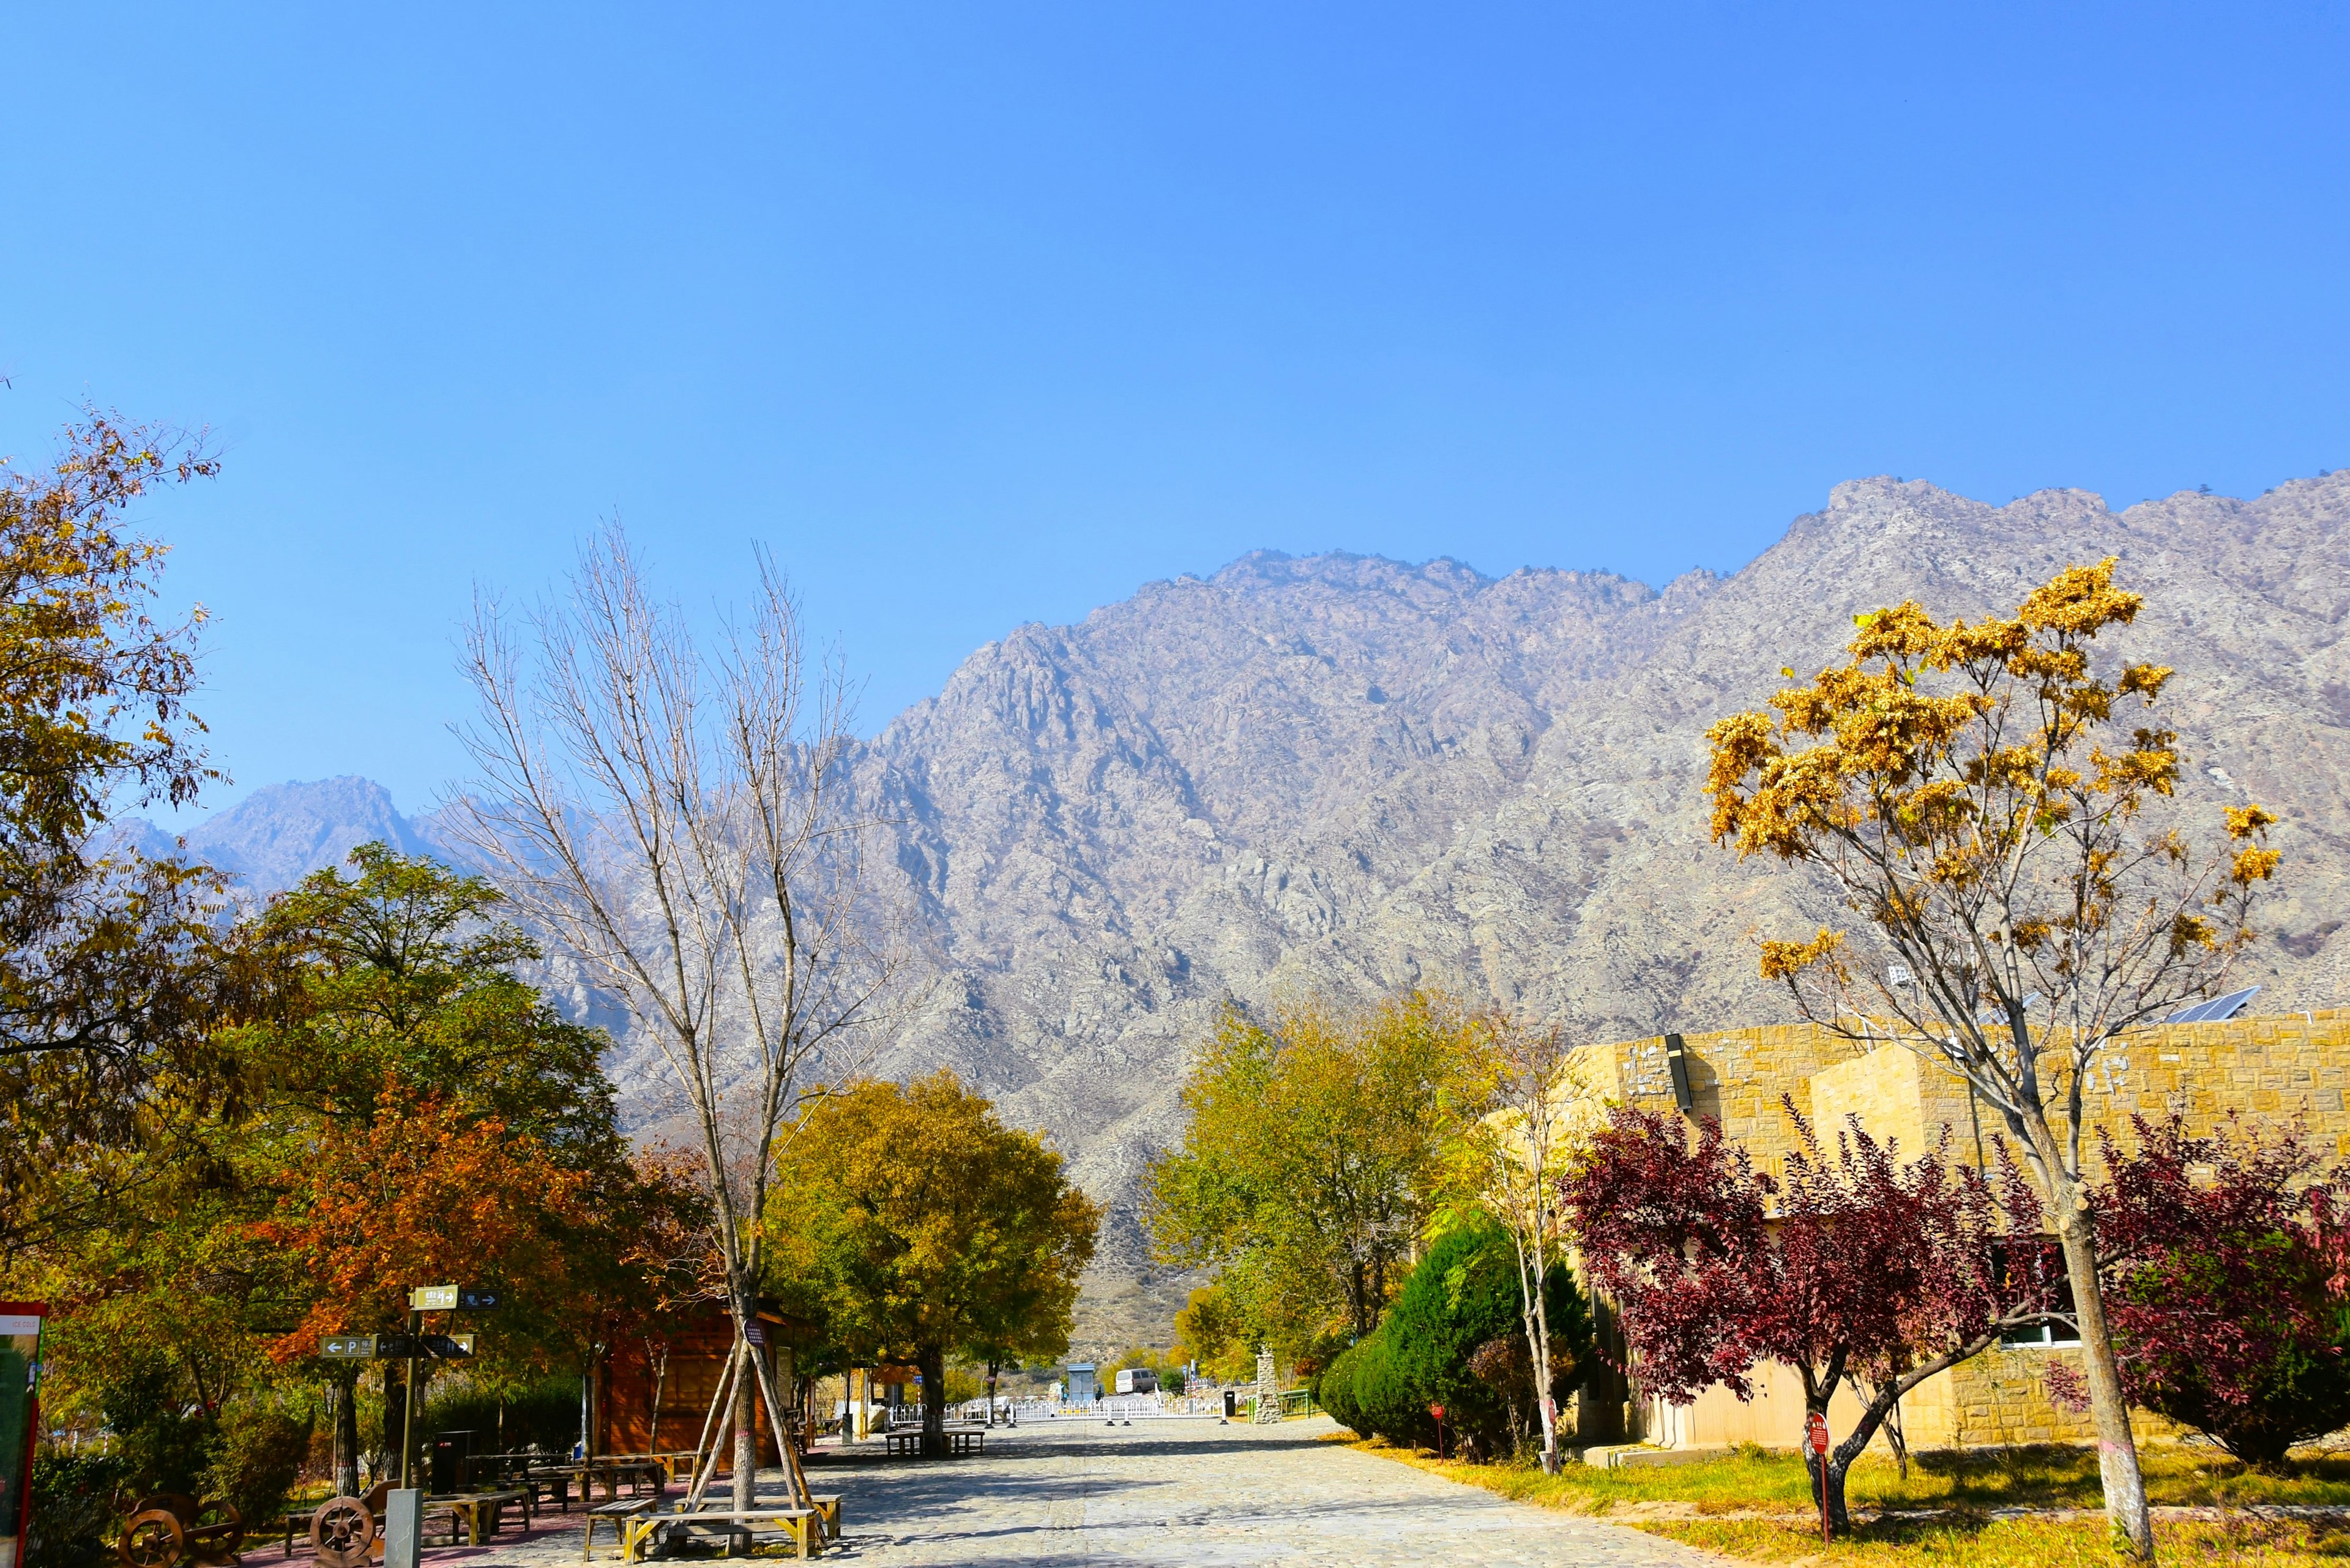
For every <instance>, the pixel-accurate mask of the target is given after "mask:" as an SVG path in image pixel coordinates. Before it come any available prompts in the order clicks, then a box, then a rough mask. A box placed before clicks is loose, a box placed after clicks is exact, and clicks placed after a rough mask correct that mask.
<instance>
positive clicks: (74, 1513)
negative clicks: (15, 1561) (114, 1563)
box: [25, 1453, 130, 1568]
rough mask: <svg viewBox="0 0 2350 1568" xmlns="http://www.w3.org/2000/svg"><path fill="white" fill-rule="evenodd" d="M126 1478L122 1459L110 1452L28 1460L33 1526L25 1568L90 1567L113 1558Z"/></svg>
mask: <svg viewBox="0 0 2350 1568" xmlns="http://www.w3.org/2000/svg"><path fill="white" fill-rule="evenodd" d="M129 1481H130V1463H129V1461H128V1460H125V1459H120V1458H117V1457H116V1456H115V1455H112V1454H100V1453H87V1454H59V1453H38V1454H36V1455H34V1456H33V1523H32V1528H31V1530H30V1531H28V1532H26V1538H25V1568H96V1565H97V1564H99V1563H104V1562H108V1561H110V1560H111V1559H112V1557H113V1555H114V1542H113V1540H112V1536H113V1533H114V1527H115V1525H116V1524H117V1523H118V1522H119V1521H120V1513H121V1501H122V1500H121V1499H120V1498H119V1497H118V1496H117V1494H118V1493H119V1492H121V1491H123V1490H126V1487H127V1483H128V1482H129Z"/></svg>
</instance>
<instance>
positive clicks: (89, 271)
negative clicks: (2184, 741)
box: [0, 0, 2350, 809]
mask: <svg viewBox="0 0 2350 1568" xmlns="http://www.w3.org/2000/svg"><path fill="white" fill-rule="evenodd" d="M2345 46H2350V20H2345V10H2344V9H2343V8H2342V7H2340V6H2320V7H2310V6H2293V5H2262V6H2226V7H2221V6H2210V7H2204V8H2186V7H2178V6H2165V5H2129V6H2107V7H2099V6H2088V5H2081V6H2061V7H2060V6H2044V5H2033V6H2019V7H2013V8H2004V9H2003V8H2000V7H1995V6H1990V5H1968V6H1964V7H1948V8H1945V9H1943V10H1942V11H1941V12H1939V14H1931V13H1929V11H1928V10H1927V8H1923V7H1907V6H1883V5H1872V6H1865V7H1864V6H1856V7H1852V8H1849V9H1835V8H1829V7H1820V6H1759V5H1720V6H1702V5H1699V6H1675V5H1654V6H1620V5H1618V6H1607V7H1593V8H1589V9H1585V10H1573V9H1569V8H1566V7H1563V6H1557V5H1528V6H1509V5H1483V6H1424V5H1423V6H1392V7H1388V6H1380V5H1364V4H1354V5H1326V6H1324V5H1263V4H1252V5H1212V4H1201V3H1197V0H1194V3H1191V4H1184V5H1066V6H1054V5H1015V4H991V5H935V6H902V5H871V4H869V5H854V6H847V5H842V6H827V7H820V8H819V7H809V6H805V5H758V6H746V7H742V8H739V9H736V8H727V7H723V6H702V7H684V6H667V7H650V6H634V7H626V8H598V7H596V6H592V5H567V6H563V7H552V6H550V7H544V8H539V9H536V10H531V9H526V8H525V7H521V6H504V7H484V6H462V7H446V8H440V7H434V6H431V5H405V6H400V7H376V8H372V10H371V11H369V12H367V13H365V14H362V13H361V12H360V11H359V9H358V8H353V7H300V8H296V7H285V8H282V9H271V8H266V7H258V6H247V7H234V8H231V7H187V6H171V7H166V6H151V7H134V6H109V7H103V8H101V7H75V6H49V7H31V6H16V7H12V8H10V10H9V12H8V13H7V14H6V16H5V19H0V52H5V57H7V58H8V59H9V61H10V62H11V68H10V71H9V89H8V91H7V92H6V93H5V95H0V190H5V192H6V216H5V219H0V375H5V376H7V377H9V378H11V379H12V381H13V386H12V387H11V388H10V389H6V390H0V451H5V452H13V453H16V454H17V455H18V456H19V457H20V458H29V459H37V458H39V457H40V456H42V455H44V454H45V453H46V452H47V450H48V448H49V444H50V440H51V432H52V431H54V429H55V428H56V427H57V425H58V424H59V423H60V422H62V421H63V420H65V419H66V418H68V416H69V415H70V414H71V413H72V412H73V410H74V409H75V407H76V406H77V405H78V403H79V402H80V401H82V400H85V399H87V400H95V401H98V402H99V403H102V404H106V405H109V406H112V407H115V408H118V409H120V410H122V411H123V412H125V413H126V414H130V415H133V416H136V417H141V418H146V419H151V420H161V421H178V422H182V423H187V424H204V425H209V426H210V427H211V429H212V431H213V433H214V436H215V438H216V440H217V441H218V443H219V444H220V445H221V446H222V447H223V448H224V452H225V455H226V458H227V461H228V468H227V472H226V473H225V475H224V477H223V478H222V479H221V480H220V481H219V482H217V483H213V484H212V485H209V486H207V487H204V488H203V489H202V490H201V491H198V492H195V493H186V494H182V495H175V496H172V497H170V498H168V499H166V500H164V501H162V502H160V503H158V504H155V505H153V506H151V508H149V510H148V514H147V521H148V522H149V523H150V524H151V526H152V527H153V528H154V529H155V530H156V531H158V532H160V533H161V534H163V535H167V536H168V537H170V538H171V539H172V540H173V541H174V542H175V545H176V547H177V553H176V555H175V556H174V557H173V564H172V576H171V584H172V592H173V594H174V595H175V596H177V597H182V598H195V599H201V600H202V601H203V602H204V603H205V604H206V605H207V606H208V607H210V608H211V610H212V611H213V616H214V620H213V630H212V633H211V635H210V637H209V639H208V645H209V648H210V649H211V651H210V653H209V655H208V659H207V663H206V671H207V678H208V681H209V690H208V692H207V694H206V700H205V701H204V702H203V704H201V710H200V711H203V713H204V714H205V716H206V717H207V718H208V719H209V720H210V721H211V722H212V724H213V732H214V739H215V751H216V754H217V756H218V757H219V759H220V760H221V761H222V762H224V763H225V764H226V765H227V766H228V767H229V769H230V770H231V772H232V773H233V774H234V776H235V781H236V782H235V787H234V788H233V789H229V790H224V791H222V792H220V793H219V794H218V795H217V796H216V803H217V804H226V803H227V802H230V801H233V800H234V798H235V797H236V795H237V794H240V793H241V792H242V791H243V790H244V789H248V788H251V787H253V786H255V785H258V784H270V783H275V782H278V781H280V780H283V779H286V778H313V777H319V776H323V775H327V774H338V773H353V772H355V773H365V774H371V775H373V776H374V777H377V778H379V779H381V780H383V781H384V782H385V783H387V784H390V786H391V787H392V790H393V793H394V794H395V797H396V798H397V799H398V800H399V802H400V805H402V806H403V807H407V808H409V809H415V808H417V807H419V806H421V805H425V804H427V803H428V801H429V798H430V796H431V794H432V791H433V789H434V788H435V786H436V785H438V784H441V783H442V781H443V780H446V779H448V778H450V777H451V776H452V774H455V773H456V772H457V771H458V769H459V767H460V762H459V758H458V755H457V753H456V751H455V749H454V747H453V745H452V742H450V741H449V739H448V737H447V734H446V732H445V726H446V724H447V723H448V722H450V721H451V720H452V719H454V718H457V717H460V716H461V715H462V713H463V709H464V694H463V691H462V689H461V688H460V686H459V685H458V683H457V681H456V680H455V677H454V675H453V672H452V633H453V628H454V626H455V623H456V621H457V619H458V618H459V617H460V616H462V615H463V613H464V610H465V607H466V605H467V603H468V601H469V598H470V596H471V593H472V591H473V585H474V584H476V583H477V582H478V583H481V584H484V585H485V586H488V587H493V588H498V589H503V590H505V591H508V592H513V593H517V594H525V595H526V594H528V593H529V592H532V591H534V590H536V589H537V588H538V587H541V586H543V585H544V584H546V582H547V581H548V580H549V579H550V578H551V577H552V576H554V575H555V574H556V572H558V571H559V570H560V569H561V568H562V566H563V565H564V564H565V562H566V561H567V559H568V557H569V556H570V553H571V551H572V549H573V547H574V545H575V543H576V541H577V539H578V538H579V537H580V536H581V535H583V534H584V533H586V532H587V531H588V530H590V529H592V528H593V527H594V526H595V525H596V524H598V521H599V519H602V518H604V517H607V516H610V515H615V514H617V515H619V517H620V518H621V519H622V520H623V522H624V523H626V524H628V525H629V527H630V528H631V529H632V530H633V531H635V532H636V533H637V534H638V535H639V536H640V537H642V538H643V539H644V540H645V541H646V542H647V543H648V544H649V545H650V547H651V550H652V553H653V555H654V556H655V559H656V562H657V564H658V566H660V569H661V571H662V574H663V576H664V577H665V579H666V580H667V581H668V582H669V584H670V585H671V587H674V588H675V590H676V591H677V592H678V593H679V594H680V595H681V597H683V598H684V599H686V600H687V601H688V602H689V603H691V604H695V605H703V604H708V603H711V602H712V601H713V600H715V599H718V598H721V597H724V596H725V595H726V594H727V593H728V592H729V591H730V589H731V588H732V587H733V585H734V584H735V583H737V582H739V581H740V579H741V576H742V575H743V571H744V569H745V567H746V566H747V564H748V560H749V552H750V546H751V542H752V541H753V540H764V541H765V542H767V543H768V544H770V545H772V546H773V547H774V548H775V551H776V552H777V554H778V555H779V556H780V557H781V558H782V559H783V561H784V562H785V564H786V566H788V567H789V569H790V570H791V572H792V573H793V575H794V576H795V580H796V581H797V583H798V584H799V585H800V587H801V588H802V590H803V592H804V594H805V597H806V604H807V607H808V611H809V614H810V618H811V620H812V622H813V623H814V624H815V625H816V627H818V628H820V629H822V630H824V631H826V632H827V633H834V634H837V636H838V637H839V638H840V639H841V642H842V645H843V648H844V650H845V652H846V654H847V659H848V660H849V662H850V663H851V665H852V666H853V667H854V668H855V669H856V670H858V671H860V672H861V673H862V674H863V675H864V676H865V677H867V678H868V680H869V685H868V690H867V693H866V697H865V700H864V704H863V711H864V715H865V718H866V720H867V722H868V728H871V727H878V725H879V723H881V722H885V721H886V720H887V719H888V717H889V715H890V714H891V713H893V712H895V711H897V710H898V709H899V708H900V707H902V706H904V705H905V704H906V703H908V702H910V701H914V700H916V699H918V698H920V696H922V695H924V694H925V693H927V692H930V691H934V690H936V689H937V687H938V685H939V684H940V682H941V680H943V679H944V678H945V676H946V675H947V673H948V672H949V671H950V670H952V669H953V667H954V665H955V664H956V663H957V662H958V661H959V660H960V659H962V658H963V657H964V656H965V655H966V654H967V653H969V652H970V651H971V650H972V649H973V648H975V647H977V646H978V645H980V644H981V643H983V642H985V641H987V640H989V639H993V638H995V637H998V636H1000V635H1002V634H1003V631H1005V630H1006V629H1007V628H1011V627H1013V626H1014V625H1017V624H1018V623H1020V622H1023V621H1027V620H1045V621H1060V620H1068V619H1073V618H1077V617H1080V616H1082V615H1083V614H1084V613H1085V612H1086V611H1087V609H1088V608H1090V607H1094V606H1096V605H1097V604H1102V603H1106V602H1108V601H1112V600H1115V599H1118V598H1121V597H1125V596H1126V595H1128V593H1130V592H1131V591H1132V590H1133V589H1134V588H1135V587H1137V586H1138V585H1139V584H1141V583H1144V582H1147V581H1149V580H1151V579H1153V578H1158V577H1164V576H1173V575H1175V574H1178V573H1181V572H1186V571H1191V572H1204V571H1207V570H1210V569H1212V568H1213V567H1215V566H1218V565H1220V564H1222V562H1224V561H1225V560H1228V559H1230V558H1231V557H1232V556H1235V555H1238V554H1240V553H1241V552H1243V551H1244V550H1248V549H1252V548H1256V547H1260V546H1270V547H1274V548H1279V549H1284V550H1288V551H1292V552H1305V551H1311V550H1318V549H1325V548H1331V547H1339V548H1346V549H1352V550H1359V551H1375V552H1379V553H1383V554H1388V555H1392V556H1401V557H1405V558H1409V559H1421V558H1425V557H1428V556H1436V555H1450V556H1457V557H1459V558H1461V559H1462V560H1465V561H1467V562H1469V563H1471V565H1473V566H1477V567H1479V568H1481V569H1482V570H1485V571H1487V572H1492V573H1497V574H1498V573H1502V572H1507V571H1509V570H1512V569H1513V568H1515V567H1517V566H1522V565H1527V564H1535V565H1546V566H1598V567H1607V568H1612V569H1614V570H1617V571H1621V572H1625V573H1627V574H1630V575H1634V576H1641V577H1645V578H1648V579H1649V580H1652V581H1654V580H1659V579H1661V578H1664V577H1667V576H1671V575H1672V574H1674V573H1676V572H1679V571H1681V570H1685V569H1687V568H1688V567H1689V566H1692V565H1699V564H1702V565H1705V566H1714V567H1718V568H1723V569H1728V568H1734V567H1735V566H1739V565H1740V564H1742V563H1743V562H1744V561H1746V560H1748V559H1750V558H1752V556H1754V555H1755V554H1756V553H1758V552H1759V551H1760V550H1762V549H1763V548H1764V547H1765V546H1767V545H1769V544H1770V543H1771V542H1772V541H1773V539H1775V538H1776V537H1777V536H1778V535H1779V534H1780V533H1781V532H1782V531H1783V529H1784V527H1785V525H1786V524H1787V523H1788V521H1789V520H1790V519H1791V518H1792V517H1794V515H1796V514H1799V513H1802V512H1804V511H1807V510H1810V509H1812V508H1813V507H1814V506H1816V505H1817V504H1820V502H1821V501H1822V499H1823V498H1824V496H1825V493H1826V491H1827V489H1828V487H1829V486H1830V485H1832V484H1834V483H1836V482H1837V481H1839V480H1842V479H1846V478H1850V477H1854V476H1856V475H1862V474H1869V473H1880V472H1892V473H1901V474H1905V475H1907V476H1909V477H1911V478H1920V477H1922V478H1929V479H1932V480H1934V481H1936V482H1937V483H1942V484H1945V485H1948V486H1950V487H1951V488H1953V489H1956V490H1959V491H1962V492H1965V493H1970V494H1974V495H1978V496H1981V497H1984V498H1987V499H1991V500H1994V501H2002V502H2003V501H2005V500H2007V499H2009V498H2010V497H2012V496H2013V495H2015V494H2018V493H2023V492H2026V491H2030V490H2033V489H2036V488H2039V487H2042V486H2046V485H2064V484H2070V485H2081V486H2085V487H2087V488H2091V489H2095V490H2098V491H2101V492H2103V493H2106V496H2107V497H2108V498H2109V499H2111V500H2113V501H2115V502H2116V504H2123V503H2128V502H2134V501H2136V500H2138V499H2139V498H2141V497H2143V496H2149V495H2159V494H2166V493H2169V492H2172V491H2174V490H2178V489H2182V488H2192V487H2193V486H2195V485H2197V484H2200V483H2208V484H2210V485H2211V486H2212V487H2213V488H2215V489H2219V490H2223V491H2228V492H2231V493H2240V494H2245V493H2257V492H2259V491H2261V490H2262V489H2264V488H2266V487H2267V486H2269V485H2271V484H2273V483H2277V482H2279V481H2280V480H2282V479H2285V478H2289V477H2293V476H2295V475H2302V474H2307V473H2312V472H2315V471H2317V470H2318V469H2320V468H2333V467H2339V466H2344V465H2350V352H2346V351H2350V265H2345V256H2350V247H2345V238H2350V234H2346V233H2345V230H2350V157H2345V153H2346V152H2350V94H2345V93H2344V92H2342V91H2341V83H2342V81H2343V80H2344V79H2345V77H2350V47H2345Z"/></svg>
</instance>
